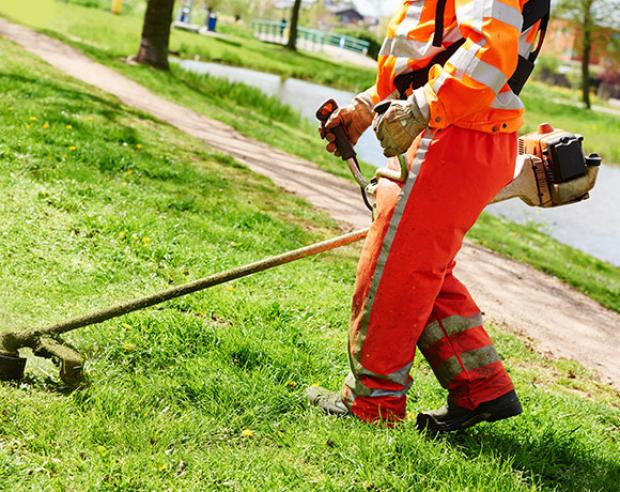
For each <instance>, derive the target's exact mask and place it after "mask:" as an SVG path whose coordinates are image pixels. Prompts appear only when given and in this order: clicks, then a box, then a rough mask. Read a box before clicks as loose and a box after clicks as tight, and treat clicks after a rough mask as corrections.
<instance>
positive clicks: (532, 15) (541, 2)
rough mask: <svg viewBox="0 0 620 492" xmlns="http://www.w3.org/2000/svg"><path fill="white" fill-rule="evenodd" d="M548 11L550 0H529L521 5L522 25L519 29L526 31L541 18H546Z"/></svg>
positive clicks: (549, 9)
mask: <svg viewBox="0 0 620 492" xmlns="http://www.w3.org/2000/svg"><path fill="white" fill-rule="evenodd" d="M550 12H551V0H529V2H527V3H526V4H525V5H524V6H523V27H522V28H521V31H527V30H528V29H529V28H530V27H532V26H533V25H534V24H536V23H537V22H538V21H539V20H541V19H545V18H547V19H548V18H549V13H550Z"/></svg>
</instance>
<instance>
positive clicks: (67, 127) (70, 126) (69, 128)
mask: <svg viewBox="0 0 620 492" xmlns="http://www.w3.org/2000/svg"><path fill="white" fill-rule="evenodd" d="M65 128H66V129H67V130H71V128H73V125H71V124H67V125H65Z"/></svg>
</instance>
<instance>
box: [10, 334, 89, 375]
mask: <svg viewBox="0 0 620 492" xmlns="http://www.w3.org/2000/svg"><path fill="white" fill-rule="evenodd" d="M13 335H14V334H11V333H9V334H4V335H0V380H1V381H19V380H21V379H22V378H23V377H24V369H25V368H26V362H27V359H26V358H24V357H20V356H19V354H18V352H17V350H18V349H20V348H24V347H30V348H31V349H32V353H33V354H34V355H35V356H37V357H44V358H46V359H51V360H52V361H53V362H54V363H55V364H56V365H57V366H58V367H59V369H60V379H62V381H63V382H64V383H65V384H67V385H69V386H78V385H80V384H81V383H82V382H83V380H84V374H83V371H82V368H83V367H82V366H83V364H84V361H83V358H82V356H81V355H80V354H79V353H78V352H77V351H76V350H75V349H74V348H72V347H69V346H68V345H67V344H65V343H64V342H62V341H61V340H60V339H58V338H52V337H49V336H41V337H36V338H32V339H26V340H20V339H19V338H18V337H16V336H13Z"/></svg>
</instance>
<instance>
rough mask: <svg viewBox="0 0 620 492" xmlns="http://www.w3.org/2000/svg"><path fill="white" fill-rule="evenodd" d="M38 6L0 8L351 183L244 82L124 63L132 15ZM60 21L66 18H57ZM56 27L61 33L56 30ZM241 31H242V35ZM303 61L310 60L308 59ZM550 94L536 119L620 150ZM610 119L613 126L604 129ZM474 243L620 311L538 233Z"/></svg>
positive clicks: (489, 221)
mask: <svg viewBox="0 0 620 492" xmlns="http://www.w3.org/2000/svg"><path fill="white" fill-rule="evenodd" d="M36 1H37V2H38V3H39V4H40V5H41V7H40V9H38V10H36V12H35V11H32V10H31V9H27V10H25V9H24V7H23V4H22V3H19V2H16V1H15V0H9V3H7V4H3V5H0V14H7V15H8V14H10V16H11V17H15V18H16V19H18V20H20V21H23V22H28V23H30V24H33V25H35V26H38V27H40V28H46V30H47V32H48V33H49V34H51V35H53V36H55V37H58V38H60V39H62V40H63V41H65V42H68V43H70V44H73V45H74V46H76V47H77V48H79V49H81V50H82V51H84V52H85V53H86V54H88V55H89V56H90V57H92V58H94V59H96V60H98V61H100V62H102V63H104V64H106V65H108V66H111V67H113V68H114V69H115V70H117V71H119V72H121V73H123V74H124V75H126V76H127V77H129V78H132V79H133V80H135V81H137V82H139V83H141V84H143V85H144V86H146V87H148V88H149V89H151V90H152V91H154V92H156V93H158V94H161V95H162V96H164V97H167V98H169V99H171V100H174V101H175V102H178V103H180V104H183V105H186V106H188V107H191V108H193V109H194V110H196V111H198V112H200V113H202V114H205V115H207V116H209V117H212V118H215V119H218V120H221V121H223V122H225V123H227V124H229V125H231V126H233V127H234V128H236V129H237V130H239V131H240V132H241V133H243V134H245V135H247V136H249V137H251V138H254V139H256V140H259V141H261V142H265V143H267V144H269V145H273V146H275V147H278V148H280V149H282V150H284V151H287V152H291V153H294V154H296V155H298V156H300V157H303V158H305V159H308V160H310V161H313V162H316V163H317V164H319V166H320V167H322V168H323V169H325V170H327V171H329V172H332V173H334V174H337V175H339V176H342V177H346V178H350V173H349V172H348V170H347V169H346V166H344V165H343V164H342V162H341V161H340V160H338V159H335V158H333V157H332V156H330V155H328V154H327V153H326V152H325V151H324V149H323V144H322V143H321V141H320V140H319V139H318V138H317V133H316V129H315V128H314V126H313V125H312V124H310V123H309V122H307V121H306V120H305V119H304V118H302V117H301V116H300V115H299V114H298V113H297V112H296V111H294V110H292V109H291V108H290V107H288V106H284V105H282V104H281V103H280V102H279V101H278V100H277V99H275V98H272V97H267V96H265V95H263V94H262V93H261V92H260V91H259V90H257V89H254V88H251V87H248V86H245V85H242V84H232V83H229V82H227V81H225V80H222V79H218V78H214V77H208V76H198V75H194V74H191V73H189V72H186V71H183V70H181V69H179V68H177V67H174V66H173V67H172V70H171V72H170V73H166V72H161V71H158V70H153V69H151V68H148V67H144V66H134V65H127V64H126V63H124V62H123V61H122V58H123V57H124V56H126V55H127V54H128V53H131V52H132V50H133V47H134V46H135V45H136V43H137V42H138V36H139V25H138V24H139V23H137V22H138V20H137V19H135V18H134V17H133V16H122V17H115V16H112V15H110V14H108V13H107V12H103V11H98V10H95V9H84V8H82V7H78V6H74V5H64V4H55V3H50V2H49V1H48V0H36ZM45 6H47V7H45ZM61 14H62V15H61ZM37 15H40V17H37ZM57 16H59V17H58V18H57V19H56V17H57ZM54 19H56V20H54ZM104 26H105V27H104ZM51 28H53V29H54V30H53V31H51V30H49V29H51ZM238 31H239V30H238V29H237V30H236V31H235V32H238ZM177 36H189V38H188V39H191V40H194V42H196V43H199V44H200V43H203V42H204V43H213V42H216V41H214V40H210V39H206V38H204V37H198V36H193V37H192V35H189V34H187V33H177V32H175V33H174V36H173V44H174V42H175V41H174V40H175V39H176V37H177ZM261 46H263V47H264V45H261ZM264 48H265V49H267V50H270V49H279V48H277V47H264ZM291 56H296V55H291ZM247 59H248V60H252V59H253V57H252V56H248V57H247ZM301 60H304V58H303V56H302V58H301ZM548 90H551V89H548V88H547V87H546V86H544V85H542V84H539V83H531V84H530V88H529V89H528V91H529V92H528V93H526V102H527V104H528V108H530V109H529V115H530V120H533V121H543V120H545V119H547V118H546V116H547V115H545V114H542V113H541V112H539V110H538V109H537V108H542V107H545V105H546V106H547V107H548V108H551V109H553V110H554V111H556V114H557V116H558V118H557V119H556V118H555V116H554V117H553V118H549V120H550V121H552V122H554V124H557V123H556V122H561V125H558V126H564V127H565V128H571V129H574V130H575V131H581V132H582V133H583V134H585V135H587V136H588V140H587V142H588V143H589V144H593V143H595V144H596V147H595V148H596V150H598V149H599V146H600V147H603V146H607V148H609V149H611V150H609V152H613V151H615V150H614V149H616V148H617V147H614V142H615V140H614V139H613V138H609V136H608V135H607V134H606V133H605V131H609V130H611V131H612V132H617V131H619V130H620V128H618V129H616V128H617V126H614V125H618V122H617V121H616V120H614V119H613V117H611V116H607V115H596V114H594V113H585V112H584V111H579V110H576V109H574V108H572V107H571V106H570V105H569V104H572V102H571V101H567V104H559V103H549V102H548V101H547V100H546V99H548V98H549V96H550V95H551V97H552V98H553V99H566V98H567V97H568V96H567V95H566V94H565V91H564V92H563V91H557V90H555V89H553V90H551V93H550V94H549V93H548V92H546V91H548ZM532 115H533V116H532ZM562 118H563V119H562ZM605 121H607V123H605V124H603V122H605ZM587 125H596V128H597V129H601V131H598V130H597V131H596V132H592V133H589V132H588V131H587V130H588V128H587ZM531 129H533V126H531V124H529V123H528V125H527V126H526V130H528V131H529V130H531ZM605 129H607V130H605ZM293 142H294V145H292V143H293ZM619 162H620V160H619ZM364 170H365V171H366V174H367V175H371V169H370V166H364ZM470 237H471V238H472V239H474V240H475V241H476V242H478V243H481V244H483V245H485V246H487V247H489V248H491V249H493V250H495V251H498V252H500V253H502V254H504V255H507V256H510V257H512V258H515V259H517V260H519V261H524V262H527V263H529V264H531V265H533V266H535V267H536V268H538V269H541V270H543V271H545V272H547V273H550V274H552V275H555V276H557V277H559V278H561V279H562V280H564V281H566V282H567V283H569V284H571V285H572V286H574V287H576V288H577V289H579V290H581V291H582V292H585V293H586V294H588V295H589V296H591V297H592V298H593V299H595V300H597V301H598V302H600V303H601V304H602V305H604V306H606V307H608V308H610V309H613V310H615V311H618V312H620V269H619V268H618V267H615V266H613V265H610V264H608V263H605V262H603V261H600V260H598V259H596V258H593V257H592V256H589V255H586V254H584V253H582V252H579V251H577V250H575V249H573V248H570V247H568V246H565V245H563V244H561V243H559V242H557V241H555V240H553V239H551V238H549V237H548V236H547V235H546V234H543V233H542V232H540V231H537V230H536V229H535V227H533V226H520V225H517V224H514V223H511V222H507V221H505V220H502V219H499V218H493V217H490V216H487V215H483V218H482V219H481V221H480V223H479V224H478V225H477V226H476V227H475V228H474V229H473V230H472V232H471V234H470Z"/></svg>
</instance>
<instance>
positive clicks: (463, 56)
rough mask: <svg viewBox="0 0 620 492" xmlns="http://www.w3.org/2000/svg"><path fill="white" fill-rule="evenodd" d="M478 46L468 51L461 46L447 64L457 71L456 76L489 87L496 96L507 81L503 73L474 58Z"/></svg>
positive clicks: (478, 48)
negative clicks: (467, 78)
mask: <svg viewBox="0 0 620 492" xmlns="http://www.w3.org/2000/svg"><path fill="white" fill-rule="evenodd" d="M480 48H481V47H480V45H476V44H474V47H472V48H470V49H464V46H461V47H460V48H459V49H458V51H457V52H456V53H455V54H454V56H452V57H451V58H450V60H449V63H450V64H451V65H453V66H454V68H456V69H457V76H460V77H459V78H461V77H462V75H467V76H469V77H471V78H472V79H474V80H475V81H477V82H480V83H481V84H483V85H486V86H487V87H489V88H490V89H491V90H493V92H495V93H496V94H497V93H498V92H499V91H500V90H501V88H502V87H504V85H505V84H506V81H507V80H508V79H507V78H506V75H505V74H504V72H502V71H501V70H500V69H499V68H496V67H494V66H493V65H491V64H489V63H487V62H485V61H482V60H481V59H480V58H478V57H477V56H476V53H477V52H478V50H480Z"/></svg>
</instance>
